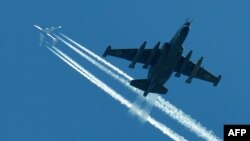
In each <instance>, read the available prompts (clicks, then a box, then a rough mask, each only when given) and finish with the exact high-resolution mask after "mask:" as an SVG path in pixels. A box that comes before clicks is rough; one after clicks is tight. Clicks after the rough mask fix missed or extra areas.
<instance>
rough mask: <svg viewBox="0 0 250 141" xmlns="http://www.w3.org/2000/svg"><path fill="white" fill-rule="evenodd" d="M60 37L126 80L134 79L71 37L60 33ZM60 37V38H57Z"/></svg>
mask: <svg viewBox="0 0 250 141" xmlns="http://www.w3.org/2000/svg"><path fill="white" fill-rule="evenodd" d="M60 35H62V36H63V37H65V38H66V39H67V40H69V41H70V42H72V43H74V44H75V45H76V46H78V47H79V48H80V49H82V50H83V51H85V52H87V53H88V54H89V55H91V56H92V57H94V58H95V59H97V60H98V61H100V62H102V63H103V64H105V65H106V66H108V67H110V68H111V69H112V70H114V71H116V72H117V73H119V74H121V75H122V76H124V77H125V78H127V79H128V80H132V79H133V78H132V77H131V76H129V75H128V74H126V73H125V72H123V71H122V70H120V69H119V68H117V67H115V66H114V65H112V64H111V63H109V62H108V61H106V60H104V59H102V58H101V57H100V56H98V55H96V54H95V53H94V52H92V51H90V50H89V49H87V48H85V47H83V46H82V45H80V44H79V43H77V42H75V41H74V40H72V39H70V38H69V37H67V36H66V35H64V34H62V33H60ZM57 37H58V36H57Z"/></svg>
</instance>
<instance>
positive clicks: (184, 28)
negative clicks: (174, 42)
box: [181, 25, 189, 35]
mask: <svg viewBox="0 0 250 141" xmlns="http://www.w3.org/2000/svg"><path fill="white" fill-rule="evenodd" d="M188 31H189V26H187V25H184V26H183V28H182V29H181V34H182V35H187V34H188Z"/></svg>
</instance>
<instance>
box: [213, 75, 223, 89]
mask: <svg viewBox="0 0 250 141" xmlns="http://www.w3.org/2000/svg"><path fill="white" fill-rule="evenodd" d="M221 77H222V76H221V75H219V76H218V77H217V81H216V82H214V86H215V87H216V86H217V85H218V84H219V82H220V80H221Z"/></svg>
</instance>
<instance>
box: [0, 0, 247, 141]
mask: <svg viewBox="0 0 250 141" xmlns="http://www.w3.org/2000/svg"><path fill="white" fill-rule="evenodd" d="M0 17H1V20H0V27H1V33H0V53H1V55H0V66H1V67H0V140H1V141H14V140H20V141H29V140H36V141H44V140H46V141H54V140H60V141H68V140H75V141H80V140H93V141H99V140H121V141H122V140H124V141H125V140H145V141H146V140H159V141H160V140H168V139H169V137H167V136H165V135H164V134H162V133H161V132H160V131H158V130H157V129H155V128H154V127H152V126H151V125H149V124H147V123H145V124H143V123H141V122H140V121H139V120H138V119H137V118H134V117H132V116H130V115H129V114H128V110H127V109H126V108H125V107H123V106H121V105H120V104H119V103H118V102H116V101H114V100H113V99H112V98H111V97H109V96H108V95H106V94H105V93H104V92H103V91H101V90H100V89H98V88H97V87H96V86H94V85H93V84H91V83H90V82H89V81H87V80H86V79H85V78H83V77H82V76H80V75H79V74H78V73H77V72H75V71H74V70H73V69H71V68H70V67H68V66H67V65H66V64H65V63H63V62H62V61H60V60H59V59H58V58H57V57H55V55H53V54H52V53H51V52H49V51H48V50H47V49H46V48H43V47H39V34H38V31H37V30H36V29H35V28H34V27H33V25H34V24H38V25H41V26H42V27H50V26H56V25H61V26H63V29H62V30H61V32H63V33H65V34H66V35H68V36H70V37H71V38H73V39H74V40H76V41H78V42H80V43H81V44H83V45H85V46H86V47H88V48H89V49H91V50H92V51H94V52H96V53H97V54H99V55H101V54H102V53H103V51H104V50H105V49H106V46H107V45H112V46H113V47H114V48H138V47H139V45H140V44H141V43H142V42H143V41H144V40H147V41H148V45H147V47H148V48H150V47H152V46H153V45H154V44H155V43H156V42H157V41H162V42H164V41H169V40H170V39H171V37H172V36H173V35H174V33H175V32H176V30H177V29H178V28H179V27H180V26H181V25H182V24H183V23H184V21H185V20H186V19H187V18H188V17H190V18H193V19H194V21H193V23H192V25H191V30H190V34H189V36H188V37H187V40H186V41H185V43H184V54H186V53H187V52H188V51H189V50H194V53H193V56H192V60H193V61H195V62H196V60H198V59H199V57H201V56H204V57H205V60H204V63H203V66H204V67H206V68H207V69H208V70H210V71H211V72H212V73H214V74H216V75H217V74H222V80H221V82H220V83H219V85H218V87H213V86H211V84H209V83H206V82H202V81H199V80H193V83H192V84H191V85H188V84H186V83H184V81H185V79H186V77H181V78H180V79H176V78H174V77H172V78H171V79H170V80H169V81H168V82H167V83H166V85H165V86H166V87H167V88H168V89H169V93H168V94H167V95H165V96H164V98H165V99H166V100H168V101H170V102H171V103H172V104H174V105H176V107H178V108H180V109H182V110H183V111H184V112H185V113H187V114H189V115H191V117H192V118H194V119H196V120H197V121H199V122H201V123H202V125H204V126H205V127H207V128H208V129H210V130H213V131H214V133H215V134H216V135H217V136H219V137H220V138H223V124H229V123H230V124H246V123H248V124H249V119H250V109H249V106H250V103H249V98H250V96H249V94H250V88H249V84H250V79H249V72H250V67H249V66H250V63H249V60H250V57H249V47H250V44H249V39H250V36H249V33H250V27H249V25H250V2H249V1H247V0H242V1H233V0H223V1H215V0H214V1H205V0H200V1H196V0H189V1H185V0H176V1H173V0H158V1H149V0H137V1H132V0H131V1H129V2H128V1H121V0H109V1H95V0H81V1H80V0H78V1H77V0H75V1H70V0H61V1H51V0H44V1H41V2H38V1H31V0H30V1H29V0H26V1H8V2H7V1H6V2H5V1H1V2H0ZM66 52H67V53H69V54H71V56H72V57H74V56H75V59H76V60H77V61H79V62H81V63H82V64H83V65H84V66H85V67H86V68H87V69H88V70H90V71H91V72H93V73H94V74H95V75H97V76H98V77H99V78H101V79H102V80H104V82H107V83H108V84H109V85H110V86H112V87H113V88H114V89H116V90H119V92H121V93H122V94H123V95H124V96H127V97H129V99H130V100H132V101H133V100H135V99H136V96H135V94H134V93H132V92H131V91H130V90H127V89H126V88H125V87H123V86H122V85H121V84H118V83H115V82H116V81H115V80H113V79H112V78H110V77H109V76H108V75H106V74H105V73H103V72H101V71H100V70H98V69H97V68H96V67H94V66H93V65H91V64H90V63H88V62H87V61H85V60H83V59H82V58H80V57H78V58H77V57H76V56H77V55H76V54H73V53H71V52H70V51H66ZM107 59H108V60H109V61H110V62H112V63H113V64H115V65H116V66H118V67H119V68H122V69H123V70H124V71H125V72H127V73H128V74H130V75H132V76H133V77H135V78H144V77H145V76H146V74H147V71H145V70H144V69H142V68H141V67H142V65H139V64H137V67H136V69H135V70H131V69H129V68H128V67H127V66H128V65H129V63H130V62H127V61H124V60H120V59H116V58H111V57H110V58H107ZM151 115H152V116H153V117H155V118H156V119H158V120H160V121H161V122H163V123H165V124H166V125H167V126H168V127H170V128H171V129H173V130H174V131H176V132H177V133H179V134H181V135H183V136H184V137H185V138H187V139H188V140H200V139H201V138H198V137H197V136H196V135H195V134H193V133H192V132H190V131H189V130H187V129H186V128H185V127H183V126H182V125H180V124H179V123H177V122H176V121H174V120H173V119H171V118H170V117H169V116H166V115H165V114H163V113H161V112H160V111H159V110H157V109H156V108H154V109H153V111H152V112H151Z"/></svg>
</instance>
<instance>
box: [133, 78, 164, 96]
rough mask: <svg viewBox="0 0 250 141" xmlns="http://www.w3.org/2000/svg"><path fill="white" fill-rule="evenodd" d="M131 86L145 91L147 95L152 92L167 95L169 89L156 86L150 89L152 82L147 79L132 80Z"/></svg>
mask: <svg viewBox="0 0 250 141" xmlns="http://www.w3.org/2000/svg"><path fill="white" fill-rule="evenodd" d="M130 85H131V86H134V87H136V88H138V89H140V90H143V91H145V92H146V93H150V92H151V93H158V94H166V93H167V92H168V89H167V88H165V87H164V86H163V85H156V86H154V87H153V88H151V89H149V86H150V82H149V81H148V80H147V79H137V80H132V81H131V82H130ZM146 95H147V94H146Z"/></svg>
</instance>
